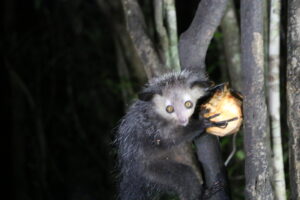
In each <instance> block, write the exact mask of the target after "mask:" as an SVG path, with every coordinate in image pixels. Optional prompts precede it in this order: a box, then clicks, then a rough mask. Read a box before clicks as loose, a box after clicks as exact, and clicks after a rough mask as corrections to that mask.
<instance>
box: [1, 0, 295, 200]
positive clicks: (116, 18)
mask: <svg viewBox="0 0 300 200" xmlns="http://www.w3.org/2000/svg"><path fill="white" fill-rule="evenodd" d="M0 5H1V6H0V9H1V12H0V13H1V17H0V29H1V30H0V33H1V39H0V47H1V58H2V59H0V60H1V62H0V63H1V66H2V67H1V68H2V70H1V71H2V73H1V80H2V81H3V84H1V89H2V91H3V95H2V97H3V98H2V102H3V103H2V109H1V113H2V116H3V117H2V118H3V120H2V123H3V124H4V125H5V127H7V128H5V129H6V130H7V131H3V135H4V134H5V135H6V137H5V140H4V141H5V145H4V147H5V149H6V150H7V154H8V155H9V160H8V172H9V173H8V174H9V177H10V180H11V181H10V182H9V184H8V185H9V187H10V188H11V189H10V190H8V191H9V192H8V193H9V197H8V199H16V200H54V199H55V200H60V199H66V200H69V199H70V200H96V199H106V200H110V199H111V200H113V199H117V198H118V181H119V170H118V166H117V147H116V145H115V143H114V140H115V135H116V131H117V128H118V124H119V122H120V119H121V118H122V116H124V114H125V113H126V110H127V109H128V107H129V106H130V105H131V104H132V102H133V101H134V100H135V99H136V98H137V93H138V92H139V91H140V90H141V89H142V88H143V86H144V84H145V83H146V82H147V80H149V79H150V78H151V77H155V76H159V75H161V74H163V73H164V72H165V71H172V70H174V71H179V70H180V69H183V68H184V67H185V66H192V65H193V67H196V68H198V69H199V71H201V72H203V73H207V74H208V76H209V78H210V80H212V81H214V82H215V83H217V84H219V83H224V82H228V83H229V84H230V87H232V88H234V89H235V90H238V91H240V92H241V93H242V94H243V96H244V102H243V113H244V122H243V127H241V129H240V131H239V132H238V133H237V134H236V136H226V137H216V136H211V137H213V140H214V141H217V143H214V145H216V146H217V149H218V151H217V153H218V155H219V156H220V157H221V158H222V159H221V161H220V162H221V165H222V167H223V162H225V161H226V160H227V158H228V157H229V155H230V154H231V153H232V152H233V151H234V154H233V156H232V158H231V159H230V160H228V162H227V163H226V168H225V167H224V169H226V170H225V171H226V177H227V178H228V183H227V185H226V187H227V190H228V191H229V193H228V195H229V196H230V199H234V200H235V199H237V200H239V199H249V200H250V199H251V200H257V199H266V200H267V199H278V200H283V199H292V200H297V199H300V155H299V152H300V125H299V124H300V16H299V14H300V1H299V0H287V1H285V0H282V1H281V0H270V1H269V0H189V1H184V0H110V1H108V0H27V1H17V0H2V1H1V3H0ZM183 33H185V34H184V35H183ZM197 45H198V46H197ZM198 65H199V66H198ZM3 130H4V128H3ZM6 138H7V139H6ZM198 145H199V144H198ZM206 145H208V144H206ZM195 148H196V149H197V148H201V147H198V146H197V144H196V145H195ZM198 150H199V149H198ZM198 155H199V154H198ZM209 156H212V157H213V156H215V155H207V157H209ZM207 159H210V158H207ZM204 162H205V161H204ZM219 164H220V163H219ZM162 199H164V200H171V199H172V200H175V199H178V198H177V197H175V196H167V195H166V196H164V197H163V198H162ZM209 199H210V200H217V199H220V198H217V197H211V198H209Z"/></svg>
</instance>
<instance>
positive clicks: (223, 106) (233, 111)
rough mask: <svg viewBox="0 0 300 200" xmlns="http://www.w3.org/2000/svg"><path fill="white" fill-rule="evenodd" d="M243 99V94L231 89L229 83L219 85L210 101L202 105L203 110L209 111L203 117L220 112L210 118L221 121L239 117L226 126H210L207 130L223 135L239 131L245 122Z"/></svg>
mask: <svg viewBox="0 0 300 200" xmlns="http://www.w3.org/2000/svg"><path fill="white" fill-rule="evenodd" d="M242 100H243V97H242V95H241V94H240V93H237V92H234V91H232V90H231V89H229V87H228V83H225V84H223V85H222V86H221V87H219V88H218V89H217V90H216V91H215V93H214V94H213V96H212V97H211V98H210V99H209V100H208V102H206V103H204V104H202V105H201V106H200V109H201V110H202V111H203V110H206V111H208V112H206V113H204V114H203V117H205V118H207V117H211V116H213V115H216V114H219V115H218V116H216V117H213V118H212V119H210V121H213V122H220V121H224V120H230V119H233V118H237V119H236V120H233V121H230V122H228V125H227V126H226V127H209V128H207V129H206V132H208V133H211V134H213V135H217V136H221V137H223V136H226V135H231V134H234V133H237V132H238V131H239V129H240V127H241V124H242V122H243V113H242Z"/></svg>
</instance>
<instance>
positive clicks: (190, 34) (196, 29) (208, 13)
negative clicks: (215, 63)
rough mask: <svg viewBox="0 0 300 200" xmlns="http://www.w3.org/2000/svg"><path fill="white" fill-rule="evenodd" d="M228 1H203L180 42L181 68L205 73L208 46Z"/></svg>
mask: <svg viewBox="0 0 300 200" xmlns="http://www.w3.org/2000/svg"><path fill="white" fill-rule="evenodd" d="M227 1H228V0H202V1H201V2H200V3H199V6H198V8H197V11H196V14H195V17H194V19H193V21H192V23H191V25H190V26H189V28H188V29H187V30H186V31H185V32H184V33H182V34H181V36H180V40H179V58H180V64H181V68H183V69H185V68H196V69H197V70H198V71H200V72H201V73H205V57H206V52H207V48H208V45H209V43H210V41H211V39H212V37H213V34H214V32H215V30H216V28H217V27H218V26H219V24H220V22H221V19H222V17H223V15H224V12H225V9H226V5H227Z"/></svg>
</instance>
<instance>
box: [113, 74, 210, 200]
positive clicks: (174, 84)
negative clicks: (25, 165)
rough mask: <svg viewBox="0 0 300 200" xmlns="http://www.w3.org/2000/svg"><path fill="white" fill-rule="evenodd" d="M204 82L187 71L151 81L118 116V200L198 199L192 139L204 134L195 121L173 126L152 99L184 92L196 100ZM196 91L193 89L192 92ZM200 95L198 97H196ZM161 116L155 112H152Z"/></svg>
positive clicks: (199, 179) (199, 188)
mask: <svg viewBox="0 0 300 200" xmlns="http://www.w3.org/2000/svg"><path fill="white" fill-rule="evenodd" d="M206 82H207V78H206V77H205V76H201V75H199V74H193V73H191V72H189V71H183V72H180V73H169V74H166V75H164V76H162V77H159V78H155V79H152V80H151V81H150V82H149V83H148V84H147V85H146V87H145V88H144V89H143V91H142V93H141V95H140V99H141V100H137V101H136V102H134V103H133V105H132V106H131V107H130V108H129V110H128V112H127V114H126V115H125V116H124V117H123V119H122V121H121V123H120V126H119V130H118V134H117V139H116V143H117V146H118V158H119V159H118V160H119V167H120V178H121V180H120V188H119V189H120V195H119V197H120V199H121V200H143V199H152V198H153V195H155V194H160V193H174V194H177V195H178V196H179V197H180V198H181V199H182V200H196V199H201V195H202V176H201V172H200V169H199V167H198V166H197V162H196V159H195V155H194V152H193V149H192V140H193V139H194V138H195V137H197V136H199V135H200V134H201V132H203V131H204V129H205V125H204V123H201V121H199V120H190V122H189V124H188V125H187V126H185V127H183V126H178V125H176V124H174V122H173V121H172V120H170V119H167V118H166V116H164V115H163V114H162V113H164V112H165V108H164V106H162V107H161V108H160V107H157V105H159V103H158V104H157V103H156V100H157V98H160V97H161V96H164V94H166V93H167V92H170V91H172V90H185V89H186V90H190V91H189V93H191V94H195V93H198V94H197V95H198V96H199V95H200V96H201V95H203V94H204V88H205V87H207V85H205V84H206ZM195 87H197V89H195ZM201 92H202V93H201ZM157 109H158V110H162V109H163V111H162V112H161V113H160V112H159V111H158V110H157Z"/></svg>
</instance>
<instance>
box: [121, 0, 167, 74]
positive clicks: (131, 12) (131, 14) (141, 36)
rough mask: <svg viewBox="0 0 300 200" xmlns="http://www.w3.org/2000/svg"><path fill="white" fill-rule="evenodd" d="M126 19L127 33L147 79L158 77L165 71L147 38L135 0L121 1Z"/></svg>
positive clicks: (139, 9)
mask: <svg viewBox="0 0 300 200" xmlns="http://www.w3.org/2000/svg"><path fill="white" fill-rule="evenodd" d="M122 4H123V8H124V14H125V18H126V24H127V31H128V33H129V35H130V37H131V39H132V41H133V44H134V47H135V49H136V51H137V53H138V55H139V57H140V59H141V61H142V63H143V66H144V68H145V71H146V74H147V77H148V78H151V77H153V76H158V75H160V74H162V73H163V72H165V71H166V68H165V67H164V66H163V63H162V61H161V60H160V58H159V56H158V54H157V52H156V51H155V48H154V44H153V43H152V41H151V39H150V38H149V37H148V33H147V31H146V23H145V19H144V16H143V13H142V10H141V8H140V6H139V4H138V2H137V0H122Z"/></svg>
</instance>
